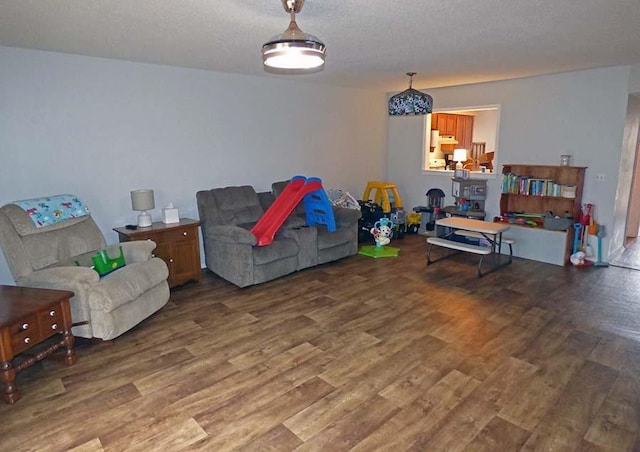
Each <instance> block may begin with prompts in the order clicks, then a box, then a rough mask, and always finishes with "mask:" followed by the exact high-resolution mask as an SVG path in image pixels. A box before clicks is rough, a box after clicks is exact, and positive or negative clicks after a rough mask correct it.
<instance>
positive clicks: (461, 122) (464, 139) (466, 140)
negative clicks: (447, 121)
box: [455, 115, 473, 151]
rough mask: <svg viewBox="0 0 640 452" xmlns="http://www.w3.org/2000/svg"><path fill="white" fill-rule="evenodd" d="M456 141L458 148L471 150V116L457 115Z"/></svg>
mask: <svg viewBox="0 0 640 452" xmlns="http://www.w3.org/2000/svg"><path fill="white" fill-rule="evenodd" d="M455 136H456V140H458V147H461V148H464V149H466V150H468V151H469V150H471V143H472V142H473V116H466V115H458V118H457V122H456V133H455Z"/></svg>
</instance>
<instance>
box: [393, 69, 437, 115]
mask: <svg viewBox="0 0 640 452" xmlns="http://www.w3.org/2000/svg"><path fill="white" fill-rule="evenodd" d="M407 75H408V76H409V89H406V90H404V91H402V92H401V93H398V94H396V95H394V96H391V98H390V99H389V115H391V116H406V115H426V114H428V113H431V112H432V111H433V98H432V97H431V96H429V95H428V94H425V93H423V92H420V91H418V90H415V89H413V88H412V87H411V85H412V84H413V76H414V75H416V73H415V72H407Z"/></svg>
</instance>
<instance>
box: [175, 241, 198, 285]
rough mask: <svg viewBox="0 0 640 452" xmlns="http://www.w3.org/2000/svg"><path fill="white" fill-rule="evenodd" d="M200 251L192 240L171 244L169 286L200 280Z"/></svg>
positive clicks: (196, 243)
mask: <svg viewBox="0 0 640 452" xmlns="http://www.w3.org/2000/svg"><path fill="white" fill-rule="evenodd" d="M199 253H200V250H199V249H198V242H197V241H194V240H180V241H177V242H174V243H172V244H171V258H170V259H169V263H168V264H167V265H168V266H169V286H171V287H173V286H176V285H179V284H183V283H185V282H187V281H190V280H195V281H199V280H200V271H201V270H200V258H199V257H200V255H199Z"/></svg>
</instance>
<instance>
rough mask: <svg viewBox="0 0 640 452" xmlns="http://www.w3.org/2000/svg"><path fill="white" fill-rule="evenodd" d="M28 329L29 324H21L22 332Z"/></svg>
mask: <svg viewBox="0 0 640 452" xmlns="http://www.w3.org/2000/svg"><path fill="white" fill-rule="evenodd" d="M28 329H29V324H28V323H23V324H22V330H23V331H24V330H28Z"/></svg>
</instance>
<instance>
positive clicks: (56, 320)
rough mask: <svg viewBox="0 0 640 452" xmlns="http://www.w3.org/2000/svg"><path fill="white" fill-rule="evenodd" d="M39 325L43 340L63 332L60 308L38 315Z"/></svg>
mask: <svg viewBox="0 0 640 452" xmlns="http://www.w3.org/2000/svg"><path fill="white" fill-rule="evenodd" d="M38 325H39V326H40V332H41V333H42V336H43V338H45V337H47V336H50V335H52V334H53V333H57V332H58V331H62V329H63V326H62V325H63V317H62V309H60V307H59V306H56V307H54V308H51V309H49V310H48V311H43V312H40V313H38Z"/></svg>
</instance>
